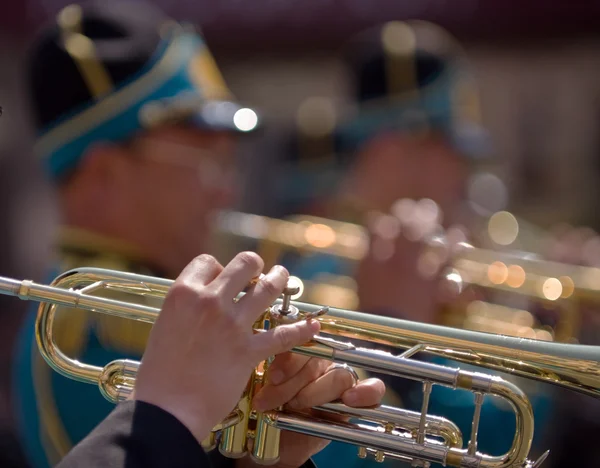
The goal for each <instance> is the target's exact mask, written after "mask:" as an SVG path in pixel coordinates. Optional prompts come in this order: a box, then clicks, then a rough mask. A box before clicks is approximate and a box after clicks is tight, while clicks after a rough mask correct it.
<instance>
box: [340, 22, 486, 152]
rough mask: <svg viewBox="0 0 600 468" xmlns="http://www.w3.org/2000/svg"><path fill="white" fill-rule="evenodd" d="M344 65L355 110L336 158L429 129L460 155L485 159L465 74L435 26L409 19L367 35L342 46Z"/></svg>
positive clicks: (474, 98) (452, 44)
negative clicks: (369, 143) (382, 137)
mask: <svg viewBox="0 0 600 468" xmlns="http://www.w3.org/2000/svg"><path fill="white" fill-rule="evenodd" d="M343 61H344V62H345V64H346V66H347V69H348V70H349V72H350V75H351V90H352V91H351V92H352V98H353V101H354V102H355V104H356V107H355V112H354V113H353V114H354V115H352V114H351V115H350V117H349V118H347V119H346V120H345V121H344V122H342V123H340V125H339V126H338V128H337V130H336V137H337V138H336V139H337V144H338V149H339V150H340V151H342V152H344V153H346V152H348V151H352V150H354V149H356V148H357V147H359V146H360V145H361V144H362V143H364V142H365V141H366V140H368V139H369V138H371V137H372V136H373V135H374V134H376V133H378V132H381V131H385V130H400V131H406V132H422V131H428V130H435V131H438V132H441V133H443V134H444V135H445V136H446V137H447V138H448V140H449V141H450V142H451V143H452V144H453V145H455V146H456V147H457V149H459V150H460V152H461V153H462V154H463V155H465V156H468V157H473V158H479V157H482V156H484V155H488V154H489V152H488V149H489V148H488V137H487V133H486V131H485V130H484V128H483V126H482V124H481V115H480V105H479V97H478V92H477V88H476V84H475V80H474V77H473V75H472V72H471V67H470V65H469V63H468V62H467V59H466V54H465V53H464V51H463V50H462V48H461V46H460V45H459V44H458V42H457V41H456V40H455V39H454V37H452V36H451V35H450V34H449V33H447V32H446V31H445V30H444V29H442V28H441V27H439V26H437V25H435V24H433V23H430V22H426V21H420V20H411V21H391V22H388V23H385V24H382V25H379V26H376V27H373V28H370V29H368V30H366V31H364V32H362V33H360V34H359V35H357V36H356V37H354V38H353V39H352V40H351V41H350V42H349V43H348V44H347V47H345V49H344V54H343Z"/></svg>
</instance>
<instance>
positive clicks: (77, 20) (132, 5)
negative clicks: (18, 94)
mask: <svg viewBox="0 0 600 468" xmlns="http://www.w3.org/2000/svg"><path fill="white" fill-rule="evenodd" d="M27 79H28V84H29V88H30V93H31V98H32V101H33V108H34V119H35V123H36V126H37V128H38V132H39V135H38V139H37V141H36V147H35V150H36V154H37V156H38V157H39V159H40V162H41V163H42V164H43V165H44V167H45V169H46V171H47V174H48V176H49V177H50V178H51V179H52V180H53V181H54V182H56V184H57V185H60V184H61V183H62V182H63V181H65V180H68V179H69V177H71V176H72V175H73V174H74V173H76V171H77V167H78V164H79V162H80V160H81V159H82V158H84V157H85V156H86V154H87V150H88V148H89V147H90V146H92V145H94V144H96V143H98V142H101V143H103V142H108V143H117V144H126V143H127V142H128V141H129V140H130V139H131V138H132V137H133V136H135V135H137V134H138V133H143V132H145V131H148V130H151V129H153V128H157V127H160V126H163V125H177V124H181V125H184V126H187V127H195V128H201V129H204V130H205V131H221V132H232V133H237V134H245V133H249V132H251V131H253V130H254V129H256V128H258V127H259V124H258V115H257V114H256V112H254V111H253V110H252V109H249V108H246V107H243V106H241V105H239V104H238V103H236V102H235V101H233V96H232V94H231V93H230V91H229V90H228V88H227V87H226V85H225V83H224V80H223V78H222V76H221V74H220V72H219V70H218V68H217V66H216V64H215V62H214V60H213V57H212V55H211V52H210V50H209V49H208V47H207V45H206V43H205V41H204V39H203V38H202V36H201V35H200V34H198V32H197V31H195V30H194V28H192V27H190V26H189V25H182V24H178V23H176V22H175V21H173V20H172V19H170V18H168V17H167V16H165V15H164V14H163V13H162V12H161V11H160V10H158V9H157V8H156V7H155V6H153V5H152V4H141V3H140V2H137V1H136V2H130V1H126V0H116V1H111V0H99V1H95V2H91V3H86V4H84V5H69V6H67V7H65V8H64V9H63V10H61V12H60V13H59V14H58V15H57V17H56V20H55V22H51V23H49V24H48V25H47V26H46V27H45V28H44V29H43V30H42V31H41V32H40V34H38V36H37V37H36V39H35V41H34V46H33V47H32V51H31V56H30V60H29V65H28V70H27ZM103 209H106V210H110V209H111V207H110V206H106V207H103ZM145 229H153V226H146V227H145ZM82 266H90V267H102V268H109V269H115V270H124V271H127V272H133V273H142V274H147V275H153V276H161V277H164V276H165V273H164V272H162V271H160V270H159V269H158V268H157V267H156V266H155V265H151V264H149V263H148V262H147V261H146V259H145V258H144V256H143V255H141V254H140V252H139V251H138V250H137V249H136V246H131V245H126V244H124V243H123V242H121V241H120V240H117V239H112V238H111V239H107V238H105V237H103V236H99V235H97V233H94V232H85V231H82V230H77V229H65V230H63V231H62V232H61V234H60V239H59V245H58V246H57V262H56V265H55V266H54V268H53V269H52V271H51V272H49V280H51V279H53V278H55V277H56V276H58V275H59V274H61V273H63V272H64V271H65V270H69V269H72V268H77V267H82ZM101 294H102V295H104V296H107V295H110V297H120V296H119V294H117V295H115V293H114V291H113V292H112V293H110V292H108V291H102V292H101ZM121 294H123V293H121ZM128 300H131V298H130V297H129V298H128ZM136 300H140V298H137V299H136ZM144 300H145V301H150V300H151V299H144ZM155 300H156V299H155ZM35 315H36V314H35V311H34V310H32V311H31V313H30V315H29V317H28V319H27V320H26V321H25V323H24V325H23V328H22V330H21V333H20V338H19V340H18V343H17V346H16V349H15V358H14V364H15V365H14V379H13V382H14V383H13V385H14V395H15V398H16V401H17V403H16V407H15V411H16V419H17V421H18V422H19V426H20V435H21V442H22V445H23V447H24V449H25V452H26V454H27V456H28V458H29V460H30V462H31V464H32V466H33V467H34V468H46V467H49V466H51V465H54V464H55V463H56V462H58V461H59V460H60V459H61V458H62V457H63V456H64V455H65V454H66V453H67V452H68V451H69V450H70V449H71V447H73V445H74V444H76V443H78V442H79V441H80V440H81V439H82V438H83V437H85V436H86V435H87V434H88V433H89V432H90V431H91V430H92V429H93V428H94V427H95V426H96V425H97V424H99V423H100V422H101V421H102V420H103V419H104V418H105V417H106V416H107V415H108V413H109V412H110V411H111V410H112V409H113V408H114V405H113V404H111V403H109V402H108V401H106V400H105V399H104V398H103V397H102V396H101V394H100V392H99V389H98V388H97V387H95V386H93V385H85V384H81V383H77V382H75V381H73V380H69V379H66V378H64V377H62V376H60V375H59V374H57V373H56V372H54V371H53V370H52V369H51V368H50V367H49V366H48V365H47V364H46V363H45V362H44V361H43V359H42V358H41V356H40V353H39V351H38V349H37V344H36V342H35V336H34V323H35ZM54 329H55V331H56V341H57V344H58V346H59V347H60V348H61V349H62V350H63V351H64V352H65V353H66V354H67V355H69V356H71V357H76V358H77V359H79V360H81V361H84V362H86V363H90V364H95V365H98V366H104V365H106V364H107V363H108V362H110V361H112V360H114V359H117V358H130V359H136V360H139V359H140V357H141V355H142V352H143V349H144V345H145V343H146V339H147V337H148V333H149V330H150V325H148V324H143V323H139V322H134V321H131V320H124V319H120V318H116V317H109V316H103V315H100V314H93V313H88V312H83V311H79V310H64V309H60V310H59V312H58V313H57V315H56V320H55V324H54Z"/></svg>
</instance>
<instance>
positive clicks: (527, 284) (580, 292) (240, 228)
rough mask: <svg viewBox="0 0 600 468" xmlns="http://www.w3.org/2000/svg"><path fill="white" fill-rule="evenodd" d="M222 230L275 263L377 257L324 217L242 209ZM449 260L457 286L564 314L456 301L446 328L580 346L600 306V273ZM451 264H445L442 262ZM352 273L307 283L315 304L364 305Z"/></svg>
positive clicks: (446, 315) (497, 257)
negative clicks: (584, 322) (590, 307)
mask: <svg viewBox="0 0 600 468" xmlns="http://www.w3.org/2000/svg"><path fill="white" fill-rule="evenodd" d="M217 224H218V229H219V232H220V233H226V234H229V235H231V236H235V237H238V238H245V239H248V240H254V241H258V246H257V247H256V250H257V251H258V253H259V255H261V257H262V258H264V259H265V264H267V265H272V264H275V263H277V262H279V261H281V257H282V256H283V254H284V253H285V252H286V251H295V252H301V253H307V254H312V253H322V254H326V255H332V256H335V257H340V258H343V259H345V260H347V261H348V262H349V264H350V265H356V264H357V262H358V261H360V260H361V259H362V258H364V256H365V255H367V254H368V252H369V243H370V240H369V233H368V231H367V229H366V228H364V227H362V226H360V225H357V224H353V223H349V222H342V221H335V220H330V219H325V218H321V217H316V216H304V215H302V216H300V215H297V216H291V217H288V218H286V219H283V220H280V219H273V218H268V217H265V216H259V215H251V214H246V213H240V212H223V213H222V214H221V215H220V217H219V220H218V223H217ZM429 247H430V248H429V249H426V250H425V251H424V253H423V258H429V260H431V261H433V263H435V262H436V261H437V259H436V255H438V254H437V251H438V250H439V249H438V245H437V244H435V243H433V244H432V245H430V246H429ZM460 247H461V248H460V249H459V251H458V252H457V253H455V254H454V255H453V256H452V258H451V259H450V261H449V262H448V264H447V265H448V268H447V269H446V270H445V272H444V277H443V278H444V279H447V280H449V281H452V282H453V283H455V284H456V286H457V289H458V290H460V291H463V290H464V289H466V288H468V287H470V288H478V289H479V290H481V291H487V292H491V293H495V294H497V295H500V296H501V298H502V299H506V297H507V296H508V295H509V294H510V295H517V296H519V297H521V298H522V299H528V300H531V301H533V302H534V303H536V304H541V305H542V306H543V307H548V308H555V309H558V313H557V314H556V315H557V318H556V324H555V325H554V326H552V327H550V326H545V327H544V326H536V324H535V318H534V315H533V314H532V313H530V312H529V311H528V310H527V308H526V306H525V307H523V308H519V307H513V306H506V305H504V306H502V305H499V304H493V303H490V302H484V301H476V302H475V303H473V304H469V305H468V306H467V310H464V304H461V305H460V307H463V308H462V309H460V308H459V307H457V306H456V305H453V304H450V306H449V307H447V308H445V310H444V311H443V317H442V323H444V324H445V325H447V326H453V327H459V328H467V329H472V330H478V331H491V332H493V333H502V334H510V335H512V336H521V337H526V338H536V339H539V340H552V341H559V342H569V341H573V340H574V339H575V338H574V337H576V336H577V335H578V330H579V326H580V323H579V322H580V319H581V317H580V314H579V308H580V307H581V306H582V305H583V304H584V303H593V304H598V303H600V268H595V267H588V266H578V265H569V264H563V263H558V262H551V261H547V260H543V259H541V258H539V256H537V255H534V254H531V253H529V252H507V251H502V250H494V249H486V248H478V247H473V246H472V245H470V244H468V243H462V244H461V246H460ZM442 261H443V259H440V260H439V263H442ZM351 273H352V272H351V271H350V272H349V276H343V277H338V276H336V275H330V274H324V275H322V276H320V277H319V278H318V281H317V280H313V281H306V280H305V279H302V281H304V282H306V283H307V286H310V287H307V288H306V290H307V292H309V294H311V295H312V296H311V297H308V298H307V299H308V301H309V302H327V303H328V304H331V303H334V304H335V305H337V306H339V307H350V308H356V305H357V304H358V297H357V295H356V291H355V284H354V282H353V280H352V278H351Z"/></svg>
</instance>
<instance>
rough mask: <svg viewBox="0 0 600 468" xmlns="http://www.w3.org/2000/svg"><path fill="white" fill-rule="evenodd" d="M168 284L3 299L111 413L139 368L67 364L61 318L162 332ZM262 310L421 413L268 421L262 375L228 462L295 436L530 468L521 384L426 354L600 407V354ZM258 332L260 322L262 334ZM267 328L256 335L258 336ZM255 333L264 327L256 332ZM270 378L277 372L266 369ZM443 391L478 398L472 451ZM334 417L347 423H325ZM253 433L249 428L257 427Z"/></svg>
mask: <svg viewBox="0 0 600 468" xmlns="http://www.w3.org/2000/svg"><path fill="white" fill-rule="evenodd" d="M171 284H172V281H171V280H166V279H160V278H155V277H149V276H144V275H136V274H131V273H126V272H119V271H114V270H102V269H97V268H81V269H77V270H71V271H69V272H66V273H64V274H63V275H61V276H59V277H58V278H57V279H56V280H55V281H54V282H53V283H52V285H50V286H46V285H39V284H34V283H33V282H31V281H17V280H13V279H9V278H0V293H3V294H7V295H12V296H17V297H19V298H21V299H24V300H34V301H38V302H41V304H40V308H39V311H38V317H37V321H36V339H37V343H38V346H39V349H40V352H41V354H42V356H43V357H44V359H45V360H46V361H47V362H48V364H49V365H50V366H51V367H52V368H53V369H54V370H56V371H57V372H59V373H60V374H62V375H64V376H66V377H69V378H71V379H75V380H78V381H81V382H85V383H90V384H95V385H98V386H99V388H100V391H101V393H102V394H103V395H104V397H105V398H107V399H108V400H110V401H112V402H118V401H121V400H124V399H126V398H127V397H128V396H129V395H130V393H131V392H132V391H133V388H134V384H135V377H136V373H137V370H138V366H139V363H138V362H136V361H131V360H127V359H119V360H116V361H113V362H110V363H108V364H107V365H106V366H104V367H99V366H93V365H89V364H86V363H82V362H79V361H78V360H76V359H73V358H71V357H68V356H66V355H65V354H64V353H63V352H62V351H61V350H60V349H59V348H58V347H57V345H56V343H55V340H54V332H53V324H54V316H55V314H56V311H57V308H58V307H59V306H68V307H76V308H80V309H85V310H89V311H93V312H97V313H103V314H109V315H114V316H118V317H124V318H128V319H131V320H139V321H144V322H149V323H153V322H154V321H155V319H156V317H157V316H158V314H159V312H160V309H159V308H155V307H149V306H146V305H141V304H137V303H135V301H134V299H135V298H136V297H137V298H138V300H139V297H140V296H152V297H155V298H164V297H165V295H166V293H167V292H168V290H169V288H170V286H171ZM103 289H110V290H118V291H122V292H124V293H128V294H130V295H131V296H132V301H131V302H129V301H117V300H114V299H106V298H102V297H98V296H94V295H93V294H94V293H97V292H98V291H102V290H103ZM290 290H291V288H289V289H288V292H287V293H286V294H284V298H283V299H279V300H277V301H275V303H274V304H273V305H272V306H271V307H270V308H269V309H268V310H267V311H265V313H264V315H263V319H262V320H263V323H264V321H266V320H268V321H269V323H270V326H279V325H280V324H282V323H290V322H293V321H297V320H304V319H306V318H307V317H312V318H315V319H316V320H319V321H320V322H321V325H322V331H323V332H324V333H325V334H326V335H328V336H321V335H319V336H315V337H314V338H313V340H312V341H311V342H309V343H307V344H306V345H303V346H299V347H297V348H294V350H293V352H296V353H300V354H303V355H307V356H311V357H318V358H324V359H328V360H330V361H334V362H339V363H346V364H349V365H351V366H355V367H360V368H363V369H366V370H369V371H372V372H376V373H384V374H388V375H392V376H396V377H401V378H407V379H411V380H416V381H421V382H422V383H423V405H422V409H421V412H420V413H419V412H412V411H407V410H403V409H399V408H393V407H388V406H380V407H378V408H365V409H357V408H349V407H346V406H345V405H343V404H339V403H332V404H328V405H323V406H321V407H318V408H314V409H315V411H316V412H318V413H319V414H320V416H319V417H314V416H309V415H307V414H305V413H296V412H290V411H287V410H283V409H279V410H275V411H268V412H265V413H256V412H255V411H252V410H250V406H249V402H250V399H251V396H252V391H253V388H254V386H255V385H256V384H258V383H260V382H261V381H262V378H263V375H264V374H263V372H261V371H259V370H258V369H257V370H255V372H254V373H253V375H252V376H250V378H249V383H248V387H247V389H246V391H245V392H244V393H243V395H242V396H241V399H240V403H239V405H238V406H237V407H236V408H235V409H234V410H233V411H232V412H231V414H230V415H228V416H227V417H226V418H224V419H223V421H222V422H221V423H220V424H219V425H218V426H217V427H215V428H214V429H213V433H212V434H211V437H209V438H208V439H207V440H206V441H205V442H204V444H203V445H204V446H205V448H207V449H213V448H215V445H216V440H217V437H216V435H217V433H219V432H220V433H221V439H220V443H219V450H220V451H221V452H222V453H223V454H224V455H226V456H230V457H240V456H243V455H244V454H245V453H246V451H247V448H246V447H247V441H248V439H249V438H254V449H253V452H252V454H251V456H252V457H253V458H254V459H255V460H256V461H258V462H260V463H263V464H271V463H274V462H276V461H277V460H278V457H279V452H278V450H279V433H280V431H281V430H289V431H294V432H298V433H304V434H310V435H314V436H318V437H323V438H327V439H331V440H338V441H341V442H347V443H351V444H354V445H356V446H358V447H359V452H358V455H359V456H361V457H366V456H369V455H372V456H374V457H375V459H376V460H378V461H382V460H383V459H384V458H385V457H386V456H388V457H392V458H398V459H401V460H411V461H418V462H422V463H441V464H443V465H444V466H452V467H465V468H466V467H495V468H498V467H509V466H510V467H533V466H539V464H540V463H541V462H542V461H543V459H544V458H545V457H546V455H547V453H546V454H544V455H543V456H542V458H540V459H539V460H538V461H537V462H535V463H534V462H532V461H530V460H528V458H527V457H528V454H529V451H530V448H531V442H532V439H533V427H534V424H533V414H532V409H531V405H530V403H529V400H528V398H527V396H526V395H525V393H524V392H522V391H521V390H520V389H519V388H518V387H517V386H515V385H514V384H512V383H510V382H507V381H505V380H503V379H502V378H500V377H498V376H493V375H487V374H483V373H478V372H469V371H465V370H461V369H460V368H459V367H449V366H441V365H437V364H432V363H429V362H423V361H417V360H415V359H412V357H413V356H414V355H415V354H417V353H429V354H433V355H438V356H443V357H446V358H449V359H451V360H454V361H457V362H463V363H469V364H473V365H476V366H479V367H483V368H487V369H492V370H499V371H502V372H508V373H511V374H514V375H519V376H522V377H527V378H530V379H534V380H538V381H542V382H546V383H550V384H554V385H558V386H561V387H564V388H568V389H571V390H574V391H577V392H581V393H584V394H587V395H592V396H594V397H596V398H597V397H599V396H600V348H598V347H590V346H581V345H567V344H558V343H548V342H538V341H533V340H523V339H517V338H511V337H505V336H502V337H499V336H494V335H489V334H485V333H477V332H470V331H466V330H457V329H451V328H446V327H441V326H435V325H427V324H420V323H414V322H406V321H402V320H396V319H391V318H385V317H377V316H371V315H367V314H364V313H360V312H351V311H347V310H342V309H334V308H328V307H320V306H316V305H311V304H305V303H300V302H296V301H290V294H292V293H291V292H289V291H290ZM260 323H261V322H257V324H260ZM255 326H258V325H255ZM256 330H257V331H260V330H263V328H260V327H258V328H256ZM342 339H355V340H361V341H367V342H370V343H379V344H385V345H389V346H391V347H393V348H397V349H400V350H404V351H403V352H402V353H400V354H398V355H395V354H392V353H387V352H382V351H376V350H373V349H369V348H361V347H357V346H355V345H354V344H353V343H352V342H348V341H343V340H342ZM265 368H266V369H267V371H268V362H267V363H266V366H265ZM434 385H442V386H446V387H450V388H453V389H455V390H463V391H469V392H473V393H474V394H475V397H476V398H475V409H474V417H473V423H472V430H471V434H470V438H469V442H468V444H467V447H466V448H463V447H462V445H463V443H462V441H463V436H462V434H461V432H460V430H459V429H458V428H457V427H456V425H454V424H453V423H452V422H451V421H448V420H446V419H444V418H441V417H437V416H434V415H430V414H428V403H429V395H430V393H431V389H432V387H433V386H434ZM484 395H495V396H497V397H500V398H503V399H504V400H506V401H508V402H509V403H510V405H511V406H512V408H513V410H514V412H515V417H516V422H517V424H516V428H517V430H516V432H515V436H514V441H513V445H512V447H511V448H510V450H509V451H508V452H507V453H505V454H504V455H501V456H491V455H486V454H482V453H480V452H478V451H477V434H478V430H479V418H480V410H481V405H482V402H483V397H484ZM331 413H333V414H334V415H336V416H338V418H333V419H332V418H328V415H329V414H331ZM339 416H346V417H353V418H358V420H359V423H350V422H341V421H340V420H339ZM250 420H255V421H256V429H255V430H250V429H249V421H250Z"/></svg>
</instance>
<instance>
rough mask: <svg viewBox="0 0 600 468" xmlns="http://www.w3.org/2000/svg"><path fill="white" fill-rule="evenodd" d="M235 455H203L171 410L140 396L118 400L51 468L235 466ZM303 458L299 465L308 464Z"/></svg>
mask: <svg viewBox="0 0 600 468" xmlns="http://www.w3.org/2000/svg"><path fill="white" fill-rule="evenodd" d="M234 466H235V460H233V459H229V458H225V457H223V456H222V455H220V454H219V453H218V451H216V450H214V451H212V452H211V453H210V454H209V455H207V454H206V453H205V452H204V450H203V449H202V447H201V446H200V444H198V441H197V440H196V439H195V438H194V436H193V435H192V433H191V432H190V431H189V430H188V429H187V428H186V427H185V426H184V425H183V424H181V423H180V422H179V420H178V419H177V418H175V417H174V416H173V415H171V414H170V413H168V412H166V411H164V410H162V409H161V408H159V407H157V406H154V405H151V404H148V403H144V402H141V401H125V402H122V403H119V404H118V405H117V407H116V408H115V409H114V410H113V411H112V412H111V413H110V415H109V416H108V417H107V418H106V419H105V420H104V421H102V422H101V423H100V424H99V425H98V427H96V429H94V430H93V431H92V432H91V433H90V434H89V435H88V436H87V437H86V438H85V439H84V440H83V441H81V442H80V443H79V444H77V445H76V446H75V447H74V448H73V450H71V451H70V452H69V453H68V454H67V456H66V457H65V458H63V460H62V461H61V462H60V463H59V464H58V465H57V466H56V467H55V468H80V467H81V468H100V467H102V468H105V467H110V468H165V467H169V468H234ZM312 467H314V464H313V463H312V462H310V461H309V462H307V463H306V464H304V466H303V467H302V468H312Z"/></svg>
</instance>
